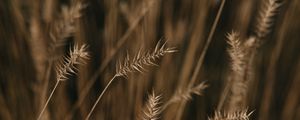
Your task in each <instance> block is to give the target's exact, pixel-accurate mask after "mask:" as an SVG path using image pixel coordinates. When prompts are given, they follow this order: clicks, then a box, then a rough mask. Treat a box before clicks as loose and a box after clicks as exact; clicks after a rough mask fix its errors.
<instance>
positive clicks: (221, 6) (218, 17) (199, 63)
mask: <svg viewBox="0 0 300 120" xmlns="http://www.w3.org/2000/svg"><path fill="white" fill-rule="evenodd" d="M225 2H226V0H222V3H221V5H220V8H219V10H218V13H217V16H216V18H215V20H214V23H213V25H212V28H211V30H210V32H209V35H208V38H207V41H206V43H205V45H204V48H203V50H202V52H201V55H200V57H199V59H198V62H197V65H196V68H195V70H194V72H193V74H192V78H191V81H190V82H189V84H188V87H189V88H191V87H192V86H193V85H194V83H195V82H196V78H197V76H198V75H199V72H200V69H201V67H202V64H203V60H204V57H205V55H206V52H207V50H208V47H209V45H210V43H211V41H212V38H213V35H214V33H215V30H216V27H217V25H218V22H219V20H220V17H221V13H222V11H223V8H224V5H225ZM185 104H186V102H182V103H181V104H180V108H179V109H178V112H177V113H178V114H177V116H178V117H177V119H181V116H182V113H183V108H184V106H185Z"/></svg>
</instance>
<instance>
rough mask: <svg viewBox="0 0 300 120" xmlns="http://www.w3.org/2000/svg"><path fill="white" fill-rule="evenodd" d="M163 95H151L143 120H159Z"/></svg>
mask: <svg viewBox="0 0 300 120" xmlns="http://www.w3.org/2000/svg"><path fill="white" fill-rule="evenodd" d="M160 101H161V95H155V93H154V91H153V92H152V94H150V95H149V98H148V102H147V105H146V108H145V109H144V110H143V113H144V116H143V119H142V120H158V118H159V115H160V113H161V102H160Z"/></svg>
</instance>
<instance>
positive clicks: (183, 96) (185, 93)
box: [162, 82, 208, 110]
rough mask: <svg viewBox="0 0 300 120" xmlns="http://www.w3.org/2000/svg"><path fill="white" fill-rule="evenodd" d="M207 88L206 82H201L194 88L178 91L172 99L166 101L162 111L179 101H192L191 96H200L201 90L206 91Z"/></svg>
mask: <svg viewBox="0 0 300 120" xmlns="http://www.w3.org/2000/svg"><path fill="white" fill-rule="evenodd" d="M207 87H208V85H207V84H206V82H202V83H200V84H199V85H197V86H194V87H192V88H187V89H184V90H182V89H180V90H178V91H177V92H176V93H175V94H174V95H173V96H172V97H171V99H170V100H168V102H167V103H166V104H165V105H164V106H163V109H162V110H164V109H166V108H167V107H168V106H169V105H171V104H173V103H178V102H181V101H189V100H192V94H196V95H202V94H203V90H204V89H206V88H207Z"/></svg>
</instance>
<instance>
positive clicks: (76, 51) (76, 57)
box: [37, 45, 89, 120]
mask: <svg viewBox="0 0 300 120" xmlns="http://www.w3.org/2000/svg"><path fill="white" fill-rule="evenodd" d="M86 49H87V47H86V45H82V46H81V47H78V45H75V46H74V48H73V49H71V50H70V56H69V57H68V56H66V57H64V62H62V63H61V64H60V65H58V66H57V69H56V80H57V81H56V84H55V86H54V88H53V89H52V91H51V94H50V96H49V97H48V99H47V101H46V103H45V105H44V107H43V109H42V111H41V112H40V114H39V116H38V118H37V119H38V120H40V119H41V117H42V115H43V112H44V111H45V109H46V107H47V105H48V103H49V101H50V99H51V98H52V96H53V93H54V92H55V90H56V88H57V86H58V85H59V83H60V82H61V81H65V80H67V79H68V77H67V76H68V75H70V74H76V67H75V65H79V64H83V63H85V60H86V59H88V58H89V54H88V52H86Z"/></svg>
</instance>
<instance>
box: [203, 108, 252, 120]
mask: <svg viewBox="0 0 300 120" xmlns="http://www.w3.org/2000/svg"><path fill="white" fill-rule="evenodd" d="M252 113H253V111H251V112H248V110H247V109H246V110H241V111H236V112H229V113H226V112H219V111H216V112H215V115H214V117H213V118H208V119H209V120H249V117H250V115H251V114H252Z"/></svg>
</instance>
